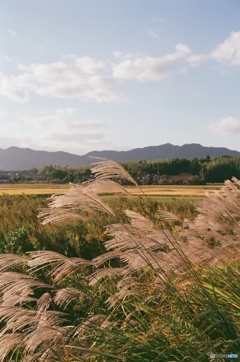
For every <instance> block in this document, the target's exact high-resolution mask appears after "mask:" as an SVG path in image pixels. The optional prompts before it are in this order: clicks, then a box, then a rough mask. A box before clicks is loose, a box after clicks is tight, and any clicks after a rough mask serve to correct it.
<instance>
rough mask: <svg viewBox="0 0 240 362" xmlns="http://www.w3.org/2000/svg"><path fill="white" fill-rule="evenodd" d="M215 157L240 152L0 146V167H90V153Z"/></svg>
mask: <svg viewBox="0 0 240 362" xmlns="http://www.w3.org/2000/svg"><path fill="white" fill-rule="evenodd" d="M207 155H209V156H210V157H211V158H214V157H220V156H224V155H228V156H234V157H240V152H238V151H234V150H230V149H228V148H223V147H204V146H201V145H200V144H195V143H192V144H185V145H183V146H175V145H172V144H170V143H166V144H163V145H160V146H150V147H143V148H135V149H132V150H129V151H92V152H89V153H87V154H85V155H82V156H79V155H75V154H71V153H67V152H62V151H59V152H47V151H35V150H32V149H30V148H19V147H10V148H7V149H5V150H4V149H0V170H1V171H11V170H18V171H22V170H28V169H31V168H39V167H41V166H49V165H54V166H55V165H56V166H67V165H68V166H73V167H74V166H86V165H89V164H91V162H93V160H92V159H91V158H89V156H97V157H105V158H108V159H111V160H113V161H117V162H129V161H139V160H157V159H167V158H195V157H196V158H201V157H203V158H204V157H206V156H207Z"/></svg>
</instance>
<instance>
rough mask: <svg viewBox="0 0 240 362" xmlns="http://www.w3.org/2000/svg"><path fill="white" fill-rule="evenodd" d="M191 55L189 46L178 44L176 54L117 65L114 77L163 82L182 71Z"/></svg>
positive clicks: (134, 60) (125, 61)
mask: <svg viewBox="0 0 240 362" xmlns="http://www.w3.org/2000/svg"><path fill="white" fill-rule="evenodd" d="M189 54H191V50H190V49H189V48H188V46H187V45H185V44H177V46H176V47H175V52H174V53H171V54H167V55H164V56H162V57H149V56H147V57H138V58H135V59H127V60H124V61H122V62H120V63H118V64H115V65H114V66H113V76H114V77H115V78H117V79H133V80H137V81H147V80H161V79H163V78H164V77H166V76H168V75H169V74H170V73H172V72H176V71H180V70H182V68H183V66H184V62H186V59H187V57H188V56H189Z"/></svg>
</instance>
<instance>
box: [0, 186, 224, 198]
mask: <svg viewBox="0 0 240 362" xmlns="http://www.w3.org/2000/svg"><path fill="white" fill-rule="evenodd" d="M220 188H221V185H220V184H213V185H206V186H195V185H194V186H190V185H151V186H141V188H137V187H135V186H127V187H126V189H127V190H128V191H129V193H131V194H132V195H143V193H144V194H145V195H148V196H161V197H190V198H195V197H203V196H204V195H205V193H206V192H214V191H215V190H219V189H220ZM68 189H69V185H68V184H64V185H59V184H1V185H0V194H8V195H21V194H49V195H50V194H56V193H61V194H64V193H66V192H67V191H68Z"/></svg>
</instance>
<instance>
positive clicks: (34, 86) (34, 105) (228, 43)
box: [0, 0, 240, 154]
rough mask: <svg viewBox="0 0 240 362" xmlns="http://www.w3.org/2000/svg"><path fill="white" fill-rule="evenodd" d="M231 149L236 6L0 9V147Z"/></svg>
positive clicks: (239, 69)
mask: <svg viewBox="0 0 240 362" xmlns="http://www.w3.org/2000/svg"><path fill="white" fill-rule="evenodd" d="M239 140H240V1H239V0H211V1H210V0H121V1H117V0H21V1H19V0H1V2H0V148H4V149H5V148H8V147H10V146H18V147H30V148H32V149H36V150H48V151H59V150H62V151H67V152H71V153H76V154H84V153H86V152H89V151H93V150H103V149H115V150H127V149H132V148H136V147H145V146H150V145H160V144H164V143H168V142H170V143H172V144H175V145H182V144H185V143H200V144H202V145H204V146H219V147H228V148H231V149H236V150H238V151H240V142H239Z"/></svg>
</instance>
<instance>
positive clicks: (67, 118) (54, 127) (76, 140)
mask: <svg viewBox="0 0 240 362" xmlns="http://www.w3.org/2000/svg"><path fill="white" fill-rule="evenodd" d="M15 118H16V120H17V121H18V122H19V124H21V128H22V129H24V133H23V134H22V135H21V131H20V130H18V133H19V134H18V138H19V135H21V142H20V143H19V142H18V145H19V146H20V147H26V145H27V147H30V148H33V149H36V147H37V149H45V150H49V151H53V150H56V149H57V150H65V151H67V150H70V151H71V152H76V153H79V152H80V150H81V152H85V151H88V150H89V148H91V149H92V148H93V147H95V148H97V149H99V147H100V148H101V146H102V147H104V145H106V144H108V137H107V135H106V126H105V123H104V122H103V121H101V120H98V119H84V120H79V118H80V117H79V114H78V111H77V109H75V108H59V109H55V110H54V111H52V112H50V113H47V112H42V113H41V114H40V115H36V114H31V115H29V114H28V115H21V114H16V115H15ZM6 127H7V125H6ZM6 127H5V129H6ZM5 131H6V130H5ZM32 134H34V139H33V138H32Z"/></svg>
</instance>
